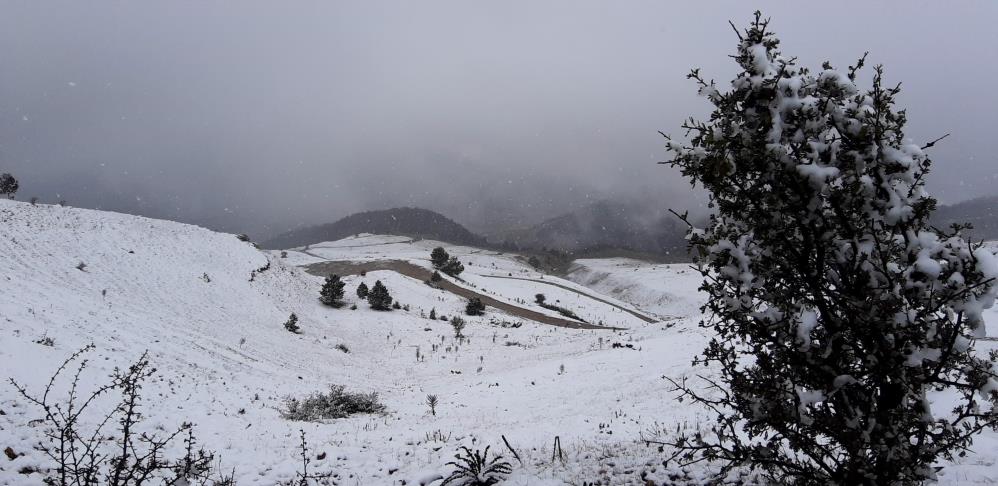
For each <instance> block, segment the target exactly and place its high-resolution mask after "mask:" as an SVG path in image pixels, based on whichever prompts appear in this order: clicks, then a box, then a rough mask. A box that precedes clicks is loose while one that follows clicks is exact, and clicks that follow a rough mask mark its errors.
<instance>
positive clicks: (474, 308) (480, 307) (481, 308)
mask: <svg viewBox="0 0 998 486" xmlns="http://www.w3.org/2000/svg"><path fill="white" fill-rule="evenodd" d="M464 313H465V314H468V315H469V316H480V315H482V314H484V313H485V304H483V303H482V299H479V298H478V297H472V298H471V299H468V305H466V306H465V307H464Z"/></svg>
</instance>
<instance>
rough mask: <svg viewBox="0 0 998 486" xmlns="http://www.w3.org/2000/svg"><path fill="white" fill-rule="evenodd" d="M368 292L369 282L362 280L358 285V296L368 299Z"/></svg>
mask: <svg viewBox="0 0 998 486" xmlns="http://www.w3.org/2000/svg"><path fill="white" fill-rule="evenodd" d="M367 292H368V288H367V284H366V283H364V282H361V283H360V285H358V286H357V297H360V298H361V299H366V298H367Z"/></svg>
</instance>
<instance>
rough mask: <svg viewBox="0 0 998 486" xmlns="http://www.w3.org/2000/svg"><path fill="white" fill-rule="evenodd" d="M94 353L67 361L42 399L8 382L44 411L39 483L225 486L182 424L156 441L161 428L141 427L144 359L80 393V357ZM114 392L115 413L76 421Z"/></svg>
mask: <svg viewBox="0 0 998 486" xmlns="http://www.w3.org/2000/svg"><path fill="white" fill-rule="evenodd" d="M93 349H94V346H93V345H89V346H87V347H85V348H83V349H81V350H80V351H77V352H76V353H74V354H73V355H71V356H70V357H69V358H67V359H66V360H65V361H64V362H63V363H62V366H60V367H59V369H58V370H56V372H55V374H53V375H52V377H51V378H50V379H49V380H48V382H47V385H46V386H45V388H44V390H43V391H42V393H41V395H36V394H32V393H31V392H29V391H28V390H27V388H26V387H25V386H24V385H21V384H20V383H17V382H16V381H14V380H13V379H11V380H10V382H11V384H13V386H14V388H15V389H16V390H17V392H18V393H19V394H20V395H21V397H23V398H24V399H25V400H27V401H28V402H29V403H31V404H33V405H35V406H37V407H38V408H40V409H41V410H40V411H41V412H42V417H41V420H40V425H41V426H42V427H43V430H44V434H45V437H46V440H45V442H44V443H39V444H38V446H37V448H38V450H40V451H42V452H43V453H44V455H45V456H46V457H47V458H48V459H49V461H51V464H45V465H44V466H43V467H42V470H41V471H38V472H40V473H41V475H42V476H44V479H43V480H42V483H44V484H60V485H96V484H108V485H126V484H127V485H133V484H134V485H137V484H147V483H149V484H153V483H154V484H224V482H225V481H227V480H229V478H221V477H218V476H217V475H216V474H215V473H214V471H213V466H214V464H215V455H214V453H212V452H210V451H206V450H205V449H203V448H201V447H200V446H198V444H197V440H196V439H195V437H194V432H193V429H194V427H193V425H191V424H190V423H183V424H181V425H180V427H178V428H176V429H174V430H172V431H167V432H165V433H162V434H160V433H156V432H154V430H160V431H163V430H164V429H163V428H162V425H160V424H156V425H155V426H152V427H151V426H149V425H148V424H147V423H145V422H144V421H143V419H144V418H145V417H144V416H143V414H142V413H141V404H142V396H141V391H142V384H143V382H145V381H146V379H148V378H149V377H151V376H152V375H153V374H154V373H155V371H156V370H155V369H153V368H152V367H151V366H150V363H149V360H148V359H147V355H146V354H145V353H143V354H142V356H141V357H140V358H139V360H138V361H137V362H135V364H133V365H131V366H129V367H128V368H127V369H124V370H119V369H115V370H114V373H113V374H112V375H111V377H110V378H111V381H110V382H109V383H107V384H104V385H101V386H99V387H97V388H96V389H94V390H93V391H91V392H90V393H86V392H84V391H83V390H82V389H81V387H80V385H81V383H80V378H81V376H82V374H83V372H84V370H85V369H86V367H87V360H86V359H83V355H84V354H86V353H87V352H89V351H91V350H93ZM74 363H78V364H77V365H76V368H77V370H76V372H75V373H70V372H69V368H70V366H71V365H73V364H74ZM64 373H69V375H64ZM66 376H72V378H70V379H69V380H68V383H65V385H67V388H68V389H69V392H68V394H67V395H66V397H65V398H64V399H63V400H61V401H60V400H57V399H56V390H58V389H62V388H63V387H62V386H60V385H58V383H59V382H60V381H63V380H61V378H65V377H66ZM113 392H116V393H118V394H119V395H120V400H119V402H118V403H117V404H116V406H115V407H114V408H113V409H111V410H110V411H108V412H106V413H103V414H100V416H102V417H103V419H99V420H97V421H96V422H94V423H93V424H91V422H89V421H87V420H82V418H83V417H87V416H89V415H91V414H90V409H91V408H92V407H94V406H96V405H95V404H97V403H102V402H101V401H100V400H98V398H99V397H101V396H103V395H107V394H110V393H113ZM110 424H116V426H115V428H114V429H113V430H110V429H109V428H108V427H107V426H108V425H110ZM147 429H148V431H147V432H141V433H140V432H139V431H140V430H147ZM7 450H8V451H12V450H11V449H10V448H8V449H7ZM11 454H14V453H13V452H8V456H10V455H11ZM170 456H173V457H170ZM15 457H16V456H15ZM9 459H11V460H13V459H14V457H9Z"/></svg>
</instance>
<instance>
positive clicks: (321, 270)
mask: <svg viewBox="0 0 998 486" xmlns="http://www.w3.org/2000/svg"><path fill="white" fill-rule="evenodd" d="M304 268H305V271H306V272H308V273H311V274H312V275H318V276H320V277H325V276H326V275H334V274H335V275H341V276H342V275H359V274H361V273H365V272H374V271H377V270H390V271H393V272H398V273H400V274H402V275H405V276H407V277H412V278H414V279H417V280H420V281H424V282H425V281H427V280H429V279H430V276H431V275H432V274H433V272H431V271H429V270H427V269H425V268H423V267H420V266H417V265H413V264H412V263H409V262H406V261H402V260H379V261H371V262H350V261H325V262H319V263H313V264H311V265H306V266H305V267H304ZM434 285H436V286H437V287H438V288H440V289H442V290H445V291H447V292H450V293H452V294H454V295H458V296H461V297H464V298H466V299H470V298H473V297H477V298H479V299H481V300H482V303H483V304H485V305H487V306H489V307H494V308H496V309H499V310H501V311H504V312H506V313H507V314H509V315H512V316H515V317H520V318H522V319H528V320H531V321H536V322H540V323H542V324H550V325H552V326H558V327H567V328H571V329H605V330H619V329H620V328H618V327H608V326H596V325H593V324H587V323H585V322H579V321H573V320H569V319H562V318H560V317H554V316H550V315H547V314H542V313H540V312H537V311H534V310H531V309H526V308H523V307H519V306H516V305H513V304H510V303H508V302H503V301H501V300H496V299H494V298H492V297H489V296H488V295H484V294H481V293H479V292H476V291H474V290H471V289H468V288H465V287H462V286H460V285H457V284H455V283H454V282H451V281H450V280H448V279H446V278H444V279H443V280H441V281H439V282H435V283H434ZM587 297H588V296H587Z"/></svg>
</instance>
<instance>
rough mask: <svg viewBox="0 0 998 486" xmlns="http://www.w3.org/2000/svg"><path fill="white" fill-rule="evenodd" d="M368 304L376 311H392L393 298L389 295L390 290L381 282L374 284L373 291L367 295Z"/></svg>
mask: <svg viewBox="0 0 998 486" xmlns="http://www.w3.org/2000/svg"><path fill="white" fill-rule="evenodd" d="M367 303H368V304H370V305H371V308H372V309H374V310H379V311H387V310H392V296H391V294H389V293H388V289H387V288H385V286H384V285H383V284H382V283H381V280H378V281H376V282H374V287H371V291H370V292H368V294H367Z"/></svg>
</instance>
